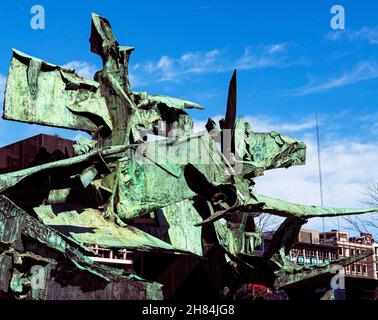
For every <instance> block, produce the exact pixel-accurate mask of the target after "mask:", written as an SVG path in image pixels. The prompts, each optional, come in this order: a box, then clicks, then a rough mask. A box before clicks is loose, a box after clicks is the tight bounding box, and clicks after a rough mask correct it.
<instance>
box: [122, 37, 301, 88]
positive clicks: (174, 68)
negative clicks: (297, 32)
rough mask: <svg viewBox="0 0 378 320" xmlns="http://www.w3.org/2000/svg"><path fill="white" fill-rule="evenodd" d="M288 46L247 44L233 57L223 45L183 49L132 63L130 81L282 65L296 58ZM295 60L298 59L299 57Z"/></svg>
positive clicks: (158, 79) (161, 80)
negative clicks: (205, 48)
mask: <svg viewBox="0 0 378 320" xmlns="http://www.w3.org/2000/svg"><path fill="white" fill-rule="evenodd" d="M287 47H288V45H287V44H286V43H277V44H270V45H258V46H255V47H246V48H245V49H244V52H243V53H242V54H241V55H240V56H239V57H237V58H236V59H235V58H232V57H230V56H229V54H228V53H229V52H228V50H226V49H223V50H220V49H214V50H210V51H196V52H186V53H184V54H182V55H181V56H180V57H176V58H173V57H169V56H167V55H164V56H162V57H161V58H160V59H159V60H157V61H148V62H143V63H137V64H135V65H132V66H131V68H130V70H131V74H132V76H131V82H132V84H133V85H134V86H140V85H143V84H148V83H156V82H163V81H179V80H181V79H182V78H185V77H186V76H190V75H195V74H206V73H220V72H228V71H231V70H233V69H244V70H251V69H258V68H268V67H285V66H288V65H292V64H293V63H295V62H294V60H295V59H292V60H290V58H289V55H288V54H287V51H288V50H287ZM295 61H299V62H296V63H301V59H296V60H295Z"/></svg>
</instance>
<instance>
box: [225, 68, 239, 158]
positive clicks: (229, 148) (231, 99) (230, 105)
mask: <svg viewBox="0 0 378 320" xmlns="http://www.w3.org/2000/svg"><path fill="white" fill-rule="evenodd" d="M236 93H237V92H236V70H234V73H233V75H232V78H231V80H230V85H229V87H228V98H227V110H226V117H225V119H224V122H223V124H222V129H223V137H222V138H223V139H222V152H223V154H224V155H225V157H226V159H228V160H230V153H231V152H235V141H234V139H235V137H234V130H235V121H236Z"/></svg>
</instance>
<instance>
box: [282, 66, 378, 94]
mask: <svg viewBox="0 0 378 320" xmlns="http://www.w3.org/2000/svg"><path fill="white" fill-rule="evenodd" d="M375 78H378V63H377V62H375V61H360V62H359V63H358V64H357V65H355V67H354V68H353V69H352V70H351V71H349V72H345V73H343V74H341V75H339V76H337V77H334V78H330V79H327V80H324V81H320V82H314V81H311V82H310V83H309V84H308V85H306V86H304V87H301V88H297V89H294V90H292V91H290V92H289V95H294V96H305V95H308V94H313V93H318V92H322V91H326V90H330V89H334V88H339V87H343V86H346V85H350V84H354V83H358V82H361V81H365V80H370V79H375Z"/></svg>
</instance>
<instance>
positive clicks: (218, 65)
mask: <svg viewBox="0 0 378 320" xmlns="http://www.w3.org/2000/svg"><path fill="white" fill-rule="evenodd" d="M35 4H40V5H43V7H44V8H45V14H46V28H45V29H44V30H33V29H32V28H31V27H30V19H31V18H32V14H31V13H30V9H31V7H32V6H33V5H35ZM335 4H341V5H343V6H344V8H345V13H346V21H345V27H346V28H345V30H342V31H340V30H338V31H334V30H332V29H331V27H330V19H331V17H332V15H331V13H330V9H331V7H332V6H333V5H335ZM91 12H96V13H98V14H100V15H102V16H104V17H107V18H108V19H109V20H110V22H111V24H112V27H113V30H114V32H115V35H116V37H117V40H118V41H119V42H120V44H123V45H131V46H134V47H135V48H136V50H135V51H134V53H133V54H132V56H131V60H130V72H131V77H132V86H133V89H134V90H137V91H148V92H150V93H155V94H167V95H172V96H176V97H181V98H185V99H188V100H193V101H194V102H197V103H200V104H202V105H204V107H205V108H206V109H205V111H193V112H191V115H192V116H193V118H195V119H196V120H197V122H198V124H199V125H200V124H202V122H201V121H203V120H206V119H207V117H209V116H216V115H221V114H223V113H224V109H225V101H226V94H227V86H228V81H229V78H230V76H231V74H232V70H233V69H234V68H237V69H238V108H239V109H238V112H239V115H244V116H246V117H247V118H248V119H250V121H251V123H252V126H253V128H255V130H257V131H264V130H277V131H280V132H283V133H287V134H289V135H291V136H293V137H296V138H298V139H303V140H304V141H305V142H306V143H307V144H308V145H309V152H308V165H307V166H306V167H298V168H290V169H289V170H286V171H287V172H286V171H284V172H282V171H279V172H277V171H274V172H271V173H267V174H266V176H265V177H263V178H261V182H260V180H259V183H260V185H261V187H260V189H261V191H262V192H264V193H266V194H270V195H274V196H280V197H283V198H285V199H288V200H291V201H296V202H305V203H311V204H314V203H318V202H319V191H318V182H317V171H316V170H317V168H316V157H315V155H316V152H315V151H316V149H315V140H314V139H315V128H314V118H315V113H316V112H317V113H318V114H319V119H320V128H321V138H322V162H323V168H324V175H325V179H324V180H325V189H326V195H325V200H326V204H328V205H338V206H356V205H360V204H361V201H362V200H363V195H362V191H363V188H362V185H363V183H364V181H366V180H368V179H370V178H374V177H375V178H378V168H376V167H377V166H376V163H377V162H378V145H377V142H378V105H377V97H378V86H377V84H378V51H377V49H378V2H377V1H371V0H365V1H364V0H361V1H353V0H351V1H336V0H323V1H318V0H313V1H304V0H301V1H299V0H292V1H279V0H274V1H273V0H267V1H245V0H244V1H241V0H239V1H237V0H234V1H219V0H218V1H173V0H172V1H169V0H166V1H115V0H108V1H70V0H68V1H64V2H63V1H36V0H35V1H12V2H10V1H8V2H6V3H3V4H2V6H1V10H0V30H1V31H0V32H1V40H2V41H0V85H2V87H1V90H2V91H3V86H4V81H5V77H6V75H7V70H8V67H9V63H10V59H11V48H17V49H19V50H21V51H23V52H26V53H28V54H31V55H34V56H36V57H39V58H41V59H43V60H46V61H49V62H51V63H55V64H59V65H66V64H68V65H69V66H73V67H76V69H77V71H78V72H79V73H81V74H82V75H84V76H88V77H90V76H91V75H92V74H93V73H94V71H96V70H97V69H99V68H100V66H101V63H100V58H99V57H98V56H96V55H94V54H92V53H91V52H90V50H89V42H88V39H89V34H90V13H91ZM1 99H2V96H1ZM39 132H47V133H59V134H60V135H62V136H65V137H68V138H74V137H75V136H76V135H77V133H76V132H75V131H66V130H61V129H51V128H44V127H38V126H35V125H26V124H19V123H14V122H9V121H3V120H1V121H0V144H1V145H5V144H8V143H10V142H13V141H17V140H19V139H21V138H26V137H28V136H31V135H33V134H36V133H39ZM288 181H289V182H288ZM327 185H328V187H327ZM330 224H331V223H330Z"/></svg>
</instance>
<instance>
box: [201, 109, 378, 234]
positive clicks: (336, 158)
mask: <svg viewBox="0 0 378 320" xmlns="http://www.w3.org/2000/svg"><path fill="white" fill-rule="evenodd" d="M221 117H222V116H220V115H218V116H215V117H212V118H213V119H214V120H216V121H218V120H219V119H220V118H221ZM244 119H245V120H246V121H248V122H249V123H250V124H251V127H252V129H253V130H254V131H256V132H264V131H265V132H266V131H271V130H273V131H278V132H280V133H288V134H289V133H290V132H291V133H292V134H290V136H292V137H293V138H295V139H297V140H300V141H304V142H305V143H306V145H307V157H306V164H305V165H303V166H293V167H291V168H288V169H274V170H267V171H265V175H264V176H262V177H258V178H256V179H255V182H256V188H255V191H256V192H257V193H260V194H264V195H267V196H271V197H276V198H279V199H283V200H286V201H290V202H294V203H300V204H307V205H319V204H320V184H319V174H318V158H317V146H316V131H315V130H314V127H315V123H314V121H311V120H308V118H305V119H303V121H301V122H298V123H291V122H281V121H279V120H277V119H275V118H269V117H266V116H246V117H244ZM205 124H206V121H195V128H196V130H197V131H200V130H203V129H204V126H205ZM294 133H295V134H294ZM322 136H323V137H322V141H324V142H322V143H321V165H322V178H323V192H324V204H325V205H326V206H330V207H344V208H348V207H361V206H362V207H364V206H365V205H364V204H363V201H364V200H365V195H364V186H365V184H366V181H367V180H369V179H370V178H378V166H377V165H376V164H377V163H378V143H377V142H372V143H360V142H359V141H358V140H357V139H358V138H357V137H356V138H355V140H353V139H352V140H343V139H339V138H337V139H333V140H330V139H329V137H328V136H327V135H326V133H324V134H323V135H322ZM324 221H325V228H326V229H335V228H337V227H338V224H337V223H338V221H339V222H340V227H341V228H343V227H345V224H346V223H345V220H344V219H343V218H340V219H339V220H338V219H337V218H326V219H325V220H324ZM306 227H307V228H314V229H316V230H319V231H321V230H322V219H319V218H315V219H310V220H309V223H308V224H307V225H306Z"/></svg>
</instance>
